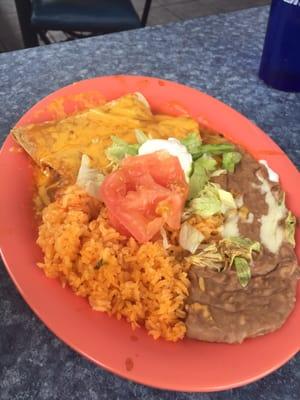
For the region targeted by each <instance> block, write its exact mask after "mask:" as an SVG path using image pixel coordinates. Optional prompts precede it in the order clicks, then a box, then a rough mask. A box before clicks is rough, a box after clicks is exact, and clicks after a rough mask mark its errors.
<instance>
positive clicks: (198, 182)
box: [189, 154, 217, 199]
mask: <svg viewBox="0 0 300 400" xmlns="http://www.w3.org/2000/svg"><path fill="white" fill-rule="evenodd" d="M216 165H217V162H216V160H215V159H214V158H213V157H211V156H209V155H207V154H203V156H202V157H200V158H198V160H196V161H195V162H194V163H193V172H192V175H191V177H190V181H189V199H193V198H195V197H197V196H198V194H199V193H200V191H201V190H202V189H203V188H204V186H205V185H206V183H207V182H208V180H209V174H210V172H212V171H214V170H215V169H216Z"/></svg>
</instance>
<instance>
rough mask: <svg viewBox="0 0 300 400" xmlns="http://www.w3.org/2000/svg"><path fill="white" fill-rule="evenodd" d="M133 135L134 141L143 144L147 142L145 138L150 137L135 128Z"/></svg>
mask: <svg viewBox="0 0 300 400" xmlns="http://www.w3.org/2000/svg"><path fill="white" fill-rule="evenodd" d="M134 133H135V137H136V141H137V142H138V144H140V145H141V144H143V143H145V142H147V140H149V139H151V137H148V136H147V135H146V134H145V133H144V132H143V131H141V130H140V129H136V130H135V132H134Z"/></svg>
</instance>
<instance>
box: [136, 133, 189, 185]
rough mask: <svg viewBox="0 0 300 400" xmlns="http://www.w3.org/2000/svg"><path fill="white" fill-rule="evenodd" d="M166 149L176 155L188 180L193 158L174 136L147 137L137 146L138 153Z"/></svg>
mask: <svg viewBox="0 0 300 400" xmlns="http://www.w3.org/2000/svg"><path fill="white" fill-rule="evenodd" d="M162 150H164V151H166V152H168V153H169V154H171V155H172V156H174V157H177V158H178V160H179V163H180V165H181V168H182V169H183V172H184V175H185V179H186V181H187V182H188V181H189V175H190V172H191V169H192V163H193V159H192V156H191V154H190V153H189V152H188V151H187V148H186V147H185V146H184V145H183V144H181V143H180V142H179V140H177V139H175V138H169V139H149V140H147V141H146V142H145V143H143V144H142V145H141V146H140V148H139V155H145V154H151V153H155V152H156V151H162Z"/></svg>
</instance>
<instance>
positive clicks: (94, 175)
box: [76, 154, 105, 197]
mask: <svg viewBox="0 0 300 400" xmlns="http://www.w3.org/2000/svg"><path fill="white" fill-rule="evenodd" d="M90 162H91V160H90V157H89V156H88V155H86V154H83V155H82V157H81V165H80V168H79V171H78V175H77V180H76V184H77V185H78V186H80V187H81V188H82V189H84V190H85V191H86V192H87V193H88V194H89V195H90V196H93V197H98V193H99V188H100V186H101V183H102V182H103V180H104V178H105V176H104V175H103V174H102V173H101V172H100V171H98V170H97V169H94V168H90Z"/></svg>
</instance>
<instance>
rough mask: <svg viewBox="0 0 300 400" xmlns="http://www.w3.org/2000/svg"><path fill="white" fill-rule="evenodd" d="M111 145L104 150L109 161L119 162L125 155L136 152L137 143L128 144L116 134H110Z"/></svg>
mask: <svg viewBox="0 0 300 400" xmlns="http://www.w3.org/2000/svg"><path fill="white" fill-rule="evenodd" d="M111 140H112V145H111V146H110V147H108V148H107V149H106V151H105V155H106V157H107V158H108V159H109V161H112V162H114V163H119V162H120V161H121V160H122V159H123V158H124V157H125V156H127V155H130V156H136V155H137V154H138V149H139V147H140V145H139V144H129V143H127V142H125V140H123V139H120V138H119V137H117V136H112V137H111Z"/></svg>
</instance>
